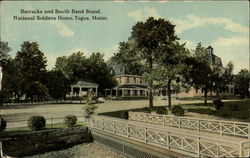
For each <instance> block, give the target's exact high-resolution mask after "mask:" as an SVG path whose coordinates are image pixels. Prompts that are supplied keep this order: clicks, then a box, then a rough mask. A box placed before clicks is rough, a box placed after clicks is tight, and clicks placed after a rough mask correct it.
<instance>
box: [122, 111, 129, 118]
mask: <svg viewBox="0 0 250 158" xmlns="http://www.w3.org/2000/svg"><path fill="white" fill-rule="evenodd" d="M121 118H123V119H125V120H128V111H122V112H121Z"/></svg>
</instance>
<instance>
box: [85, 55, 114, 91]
mask: <svg viewBox="0 0 250 158" xmlns="http://www.w3.org/2000/svg"><path fill="white" fill-rule="evenodd" d="M86 78H87V79H90V80H91V81H94V82H95V83H97V84H98V85H99V87H98V88H99V90H100V91H103V90H104V89H106V88H112V87H114V86H115V85H116V81H115V79H114V76H113V75H112V74H111V72H110V69H109V67H108V65H107V63H106V62H105V61H104V55H103V54H101V53H99V52H97V53H92V54H91V55H90V57H89V58H88V59H87V72H86Z"/></svg>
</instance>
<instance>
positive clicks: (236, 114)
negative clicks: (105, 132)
mask: <svg viewBox="0 0 250 158" xmlns="http://www.w3.org/2000/svg"><path fill="white" fill-rule="evenodd" d="M179 105H180V106H181V107H183V108H184V109H185V111H187V112H193V113H198V114H206V115H211V116H216V117H221V118H227V119H240V120H242V121H249V119H250V110H249V109H250V100H238V101H230V100H227V101H223V107H222V108H221V109H220V110H215V108H214V106H213V104H212V103H208V104H207V105H204V104H203V103H192V104H179ZM166 108H167V106H155V107H153V109H150V108H148V107H145V108H137V109H132V110H129V111H135V112H136V111H137V112H152V111H156V112H160V113H161V112H164V111H166ZM127 111H128V110H120V111H115V112H107V113H101V115H107V116H112V117H118V118H126V112H127Z"/></svg>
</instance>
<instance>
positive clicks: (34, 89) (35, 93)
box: [26, 81, 48, 101]
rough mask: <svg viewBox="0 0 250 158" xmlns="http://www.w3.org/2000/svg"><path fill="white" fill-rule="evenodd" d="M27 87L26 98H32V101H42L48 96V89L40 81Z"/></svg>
mask: <svg viewBox="0 0 250 158" xmlns="http://www.w3.org/2000/svg"><path fill="white" fill-rule="evenodd" d="M26 86H27V87H26V90H27V93H26V97H28V98H31V100H32V101H34V100H42V99H43V98H45V97H46V96H47V94H48V89H47V87H46V86H45V85H43V84H42V83H40V82H38V81H35V82H31V83H28V84H26Z"/></svg>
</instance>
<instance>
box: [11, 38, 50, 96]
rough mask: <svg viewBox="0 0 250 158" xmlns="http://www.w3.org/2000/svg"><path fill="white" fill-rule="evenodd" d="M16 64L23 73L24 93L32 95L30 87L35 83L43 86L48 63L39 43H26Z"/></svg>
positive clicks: (19, 53)
mask: <svg viewBox="0 0 250 158" xmlns="http://www.w3.org/2000/svg"><path fill="white" fill-rule="evenodd" d="M14 62H15V63H16V65H17V68H18V71H19V72H20V73H21V78H22V81H23V82H22V83H21V88H22V89H23V90H24V93H26V94H27V93H29V94H31V95H32V93H31V92H30V90H31V89H30V88H29V87H30V86H29V85H30V84H31V83H34V82H39V83H40V84H43V83H42V80H43V78H44V76H43V75H44V74H45V72H46V63H47V60H46V57H45V56H44V53H43V52H41V51H40V49H39V45H38V43H36V42H29V41H25V42H23V44H22V45H21V50H20V51H18V52H17V55H16V57H15V59H14Z"/></svg>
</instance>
